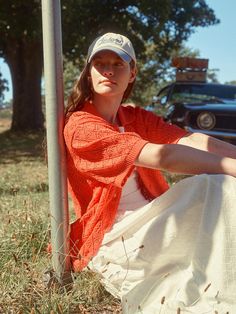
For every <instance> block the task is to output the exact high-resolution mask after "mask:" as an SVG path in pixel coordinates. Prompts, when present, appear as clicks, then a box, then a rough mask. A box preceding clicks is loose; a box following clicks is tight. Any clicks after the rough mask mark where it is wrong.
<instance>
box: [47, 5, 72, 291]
mask: <svg viewBox="0 0 236 314" xmlns="http://www.w3.org/2000/svg"><path fill="white" fill-rule="evenodd" d="M60 8H61V6H60V0H42V20H43V46H44V76H45V96H46V126H47V151H48V176H49V201H50V213H51V242H52V264H53V270H54V272H55V276H56V279H57V281H58V282H59V283H60V284H61V285H64V284H65V283H66V282H67V281H68V278H69V276H68V274H69V272H70V259H69V256H68V251H69V250H68V249H69V242H68V225H69V214H68V195H67V179H66V178H67V175H66V156H65V147H64V140H63V125H64V91H63V65H62V64H63V63H62V38H61V12H60Z"/></svg>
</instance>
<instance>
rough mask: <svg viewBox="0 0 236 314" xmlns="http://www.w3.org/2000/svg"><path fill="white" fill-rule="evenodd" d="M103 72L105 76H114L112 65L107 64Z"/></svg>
mask: <svg viewBox="0 0 236 314" xmlns="http://www.w3.org/2000/svg"><path fill="white" fill-rule="evenodd" d="M103 74H104V75H105V76H112V75H113V69H112V67H111V66H110V65H106V66H105V67H104V69H103Z"/></svg>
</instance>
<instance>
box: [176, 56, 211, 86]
mask: <svg viewBox="0 0 236 314" xmlns="http://www.w3.org/2000/svg"><path fill="white" fill-rule="evenodd" d="M208 62H209V60H208V59H200V58H190V57H175V58H173V59H172V66H173V67H175V68H176V77H175V79H176V82H206V79H207V69H208Z"/></svg>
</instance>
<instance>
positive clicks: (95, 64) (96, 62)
mask: <svg viewBox="0 0 236 314" xmlns="http://www.w3.org/2000/svg"><path fill="white" fill-rule="evenodd" d="M101 65H102V63H101V62H100V61H95V62H94V66H96V67H98V66H101Z"/></svg>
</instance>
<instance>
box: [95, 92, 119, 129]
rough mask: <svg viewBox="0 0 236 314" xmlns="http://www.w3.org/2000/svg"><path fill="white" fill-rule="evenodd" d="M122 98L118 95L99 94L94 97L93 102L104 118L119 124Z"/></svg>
mask: <svg viewBox="0 0 236 314" xmlns="http://www.w3.org/2000/svg"><path fill="white" fill-rule="evenodd" d="M121 100H122V99H117V97H114V99H113V98H112V97H104V96H102V97H99V95H97V96H94V97H93V100H92V102H93V104H94V106H95V107H96V109H97V111H98V112H99V114H100V115H101V117H102V118H103V119H105V120H106V121H107V122H109V123H112V124H119V123H118V121H117V120H118V117H117V112H118V109H119V107H120V104H121Z"/></svg>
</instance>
